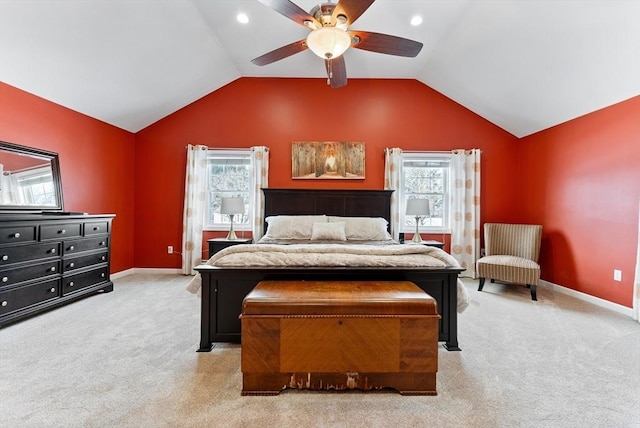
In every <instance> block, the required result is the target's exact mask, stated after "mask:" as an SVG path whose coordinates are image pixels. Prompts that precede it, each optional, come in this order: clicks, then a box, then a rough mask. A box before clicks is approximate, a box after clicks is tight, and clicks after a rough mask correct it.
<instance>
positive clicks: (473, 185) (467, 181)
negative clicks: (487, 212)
mask: <svg viewBox="0 0 640 428" xmlns="http://www.w3.org/2000/svg"><path fill="white" fill-rule="evenodd" d="M452 153H453V156H452V157H451V164H452V177H451V178H452V183H453V186H452V187H453V188H452V190H451V213H452V216H451V255H452V256H453V257H454V258H455V259H456V260H458V262H459V263H460V266H462V267H463V268H465V269H466V270H465V271H464V272H462V273H461V274H460V276H466V277H470V278H476V276H477V275H476V260H477V259H478V257H479V256H480V150H478V149H472V150H462V149H457V150H453V151H452Z"/></svg>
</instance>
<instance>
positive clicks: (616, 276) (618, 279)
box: [613, 269, 622, 281]
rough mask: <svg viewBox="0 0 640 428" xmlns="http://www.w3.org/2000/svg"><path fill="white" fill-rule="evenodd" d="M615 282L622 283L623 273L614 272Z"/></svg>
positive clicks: (615, 270)
mask: <svg viewBox="0 0 640 428" xmlns="http://www.w3.org/2000/svg"><path fill="white" fill-rule="evenodd" d="M613 280H614V281H622V271H621V270H618V269H614V270H613Z"/></svg>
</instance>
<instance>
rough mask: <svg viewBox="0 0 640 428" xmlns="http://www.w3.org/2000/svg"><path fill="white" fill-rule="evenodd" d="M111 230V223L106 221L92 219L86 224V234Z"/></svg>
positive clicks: (96, 233)
mask: <svg viewBox="0 0 640 428" xmlns="http://www.w3.org/2000/svg"><path fill="white" fill-rule="evenodd" d="M107 232H109V223H108V222H106V221H92V222H87V223H85V224H84V236H90V235H98V234H104V233H107Z"/></svg>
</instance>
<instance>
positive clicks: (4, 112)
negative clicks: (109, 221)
mask: <svg viewBox="0 0 640 428" xmlns="http://www.w3.org/2000/svg"><path fill="white" fill-rule="evenodd" d="M0 140H3V141H8V142H11V143H16V144H20V145H23V146H31V147H36V148H40V149H44V150H49V151H52V152H57V153H58V154H59V155H60V169H61V174H62V187H63V189H62V193H63V196H64V207H65V210H67V211H83V212H89V213H96V214H99V213H109V214H116V218H115V219H114V222H113V237H112V249H113V251H112V258H111V271H112V272H119V271H122V270H125V269H129V268H132V267H133V266H134V265H133V249H134V246H133V239H132V236H133V231H134V223H133V196H134V193H133V183H132V181H131V180H132V179H133V168H134V162H133V156H132V154H133V150H134V144H135V136H134V135H133V134H132V133H130V132H126V131H123V130H122V129H119V128H116V127H114V126H111V125H107V124H105V123H104V122H100V121H98V120H96V119H92V118H90V117H88V116H85V115H82V114H80V113H77V112H75V111H73V110H69V109H67V108H65V107H62V106H60V105H58V104H54V103H52V102H49V101H46V100H44V99H42V98H39V97H37V96H35V95H31V94H29V93H27V92H24V91H21V90H19V89H17V88H14V87H12V86H9V85H7V84H5V83H2V82H0Z"/></svg>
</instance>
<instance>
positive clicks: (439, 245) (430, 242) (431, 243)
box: [420, 239, 444, 250]
mask: <svg viewBox="0 0 640 428" xmlns="http://www.w3.org/2000/svg"><path fill="white" fill-rule="evenodd" d="M420 243H421V244H422V245H426V246H428V247H437V248H440V249H441V250H442V249H444V242H440V241H434V240H431V239H427V240H426V241H421V242H420Z"/></svg>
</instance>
